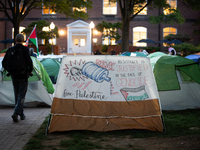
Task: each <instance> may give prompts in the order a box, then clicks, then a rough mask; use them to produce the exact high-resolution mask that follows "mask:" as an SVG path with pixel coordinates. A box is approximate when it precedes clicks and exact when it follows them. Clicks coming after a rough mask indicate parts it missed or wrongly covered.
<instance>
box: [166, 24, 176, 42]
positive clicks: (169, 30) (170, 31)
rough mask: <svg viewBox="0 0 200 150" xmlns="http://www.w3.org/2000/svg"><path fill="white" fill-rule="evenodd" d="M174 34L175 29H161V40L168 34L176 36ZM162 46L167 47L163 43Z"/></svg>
mask: <svg viewBox="0 0 200 150" xmlns="http://www.w3.org/2000/svg"><path fill="white" fill-rule="evenodd" d="M176 33H177V29H176V28H172V27H166V28H164V29H163V38H164V37H165V36H167V35H169V34H176ZM163 46H167V45H166V44H165V43H163Z"/></svg>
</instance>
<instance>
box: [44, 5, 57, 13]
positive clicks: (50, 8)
mask: <svg viewBox="0 0 200 150" xmlns="http://www.w3.org/2000/svg"><path fill="white" fill-rule="evenodd" d="M52 7H54V6H51V7H49V6H45V5H43V7H42V14H46V15H48V14H56V12H55V11H54V10H53V9H52Z"/></svg>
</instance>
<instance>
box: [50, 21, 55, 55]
mask: <svg viewBox="0 0 200 150" xmlns="http://www.w3.org/2000/svg"><path fill="white" fill-rule="evenodd" d="M54 28H55V24H54V23H53V22H51V24H50V29H51V35H52V38H51V46H52V49H51V54H52V55H53V30H54Z"/></svg>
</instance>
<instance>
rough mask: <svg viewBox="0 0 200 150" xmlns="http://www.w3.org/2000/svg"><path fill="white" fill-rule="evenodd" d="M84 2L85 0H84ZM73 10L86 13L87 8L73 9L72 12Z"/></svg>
mask: <svg viewBox="0 0 200 150" xmlns="http://www.w3.org/2000/svg"><path fill="white" fill-rule="evenodd" d="M84 1H86V0H84ZM75 10H77V11H82V12H84V13H87V8H86V7H80V8H77V7H73V11H75Z"/></svg>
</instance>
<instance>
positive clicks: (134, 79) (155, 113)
mask: <svg viewBox="0 0 200 150" xmlns="http://www.w3.org/2000/svg"><path fill="white" fill-rule="evenodd" d="M161 116H162V111H161V107H160V102H159V96H158V92H157V87H156V83H155V79H154V76H153V72H152V68H151V65H150V61H149V58H147V57H128V56H123V57H121V56H105V55H104V56H103V55H100V56H66V57H63V59H62V63H61V66H60V72H59V76H58V80H57V84H56V91H55V95H54V98H53V103H52V107H51V120H50V124H49V127H48V131H49V132H50V133H51V132H56V131H69V130H91V131H112V130H122V129H145V130H152V131H159V132H163V130H164V126H163V121H162V117H161Z"/></svg>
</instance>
